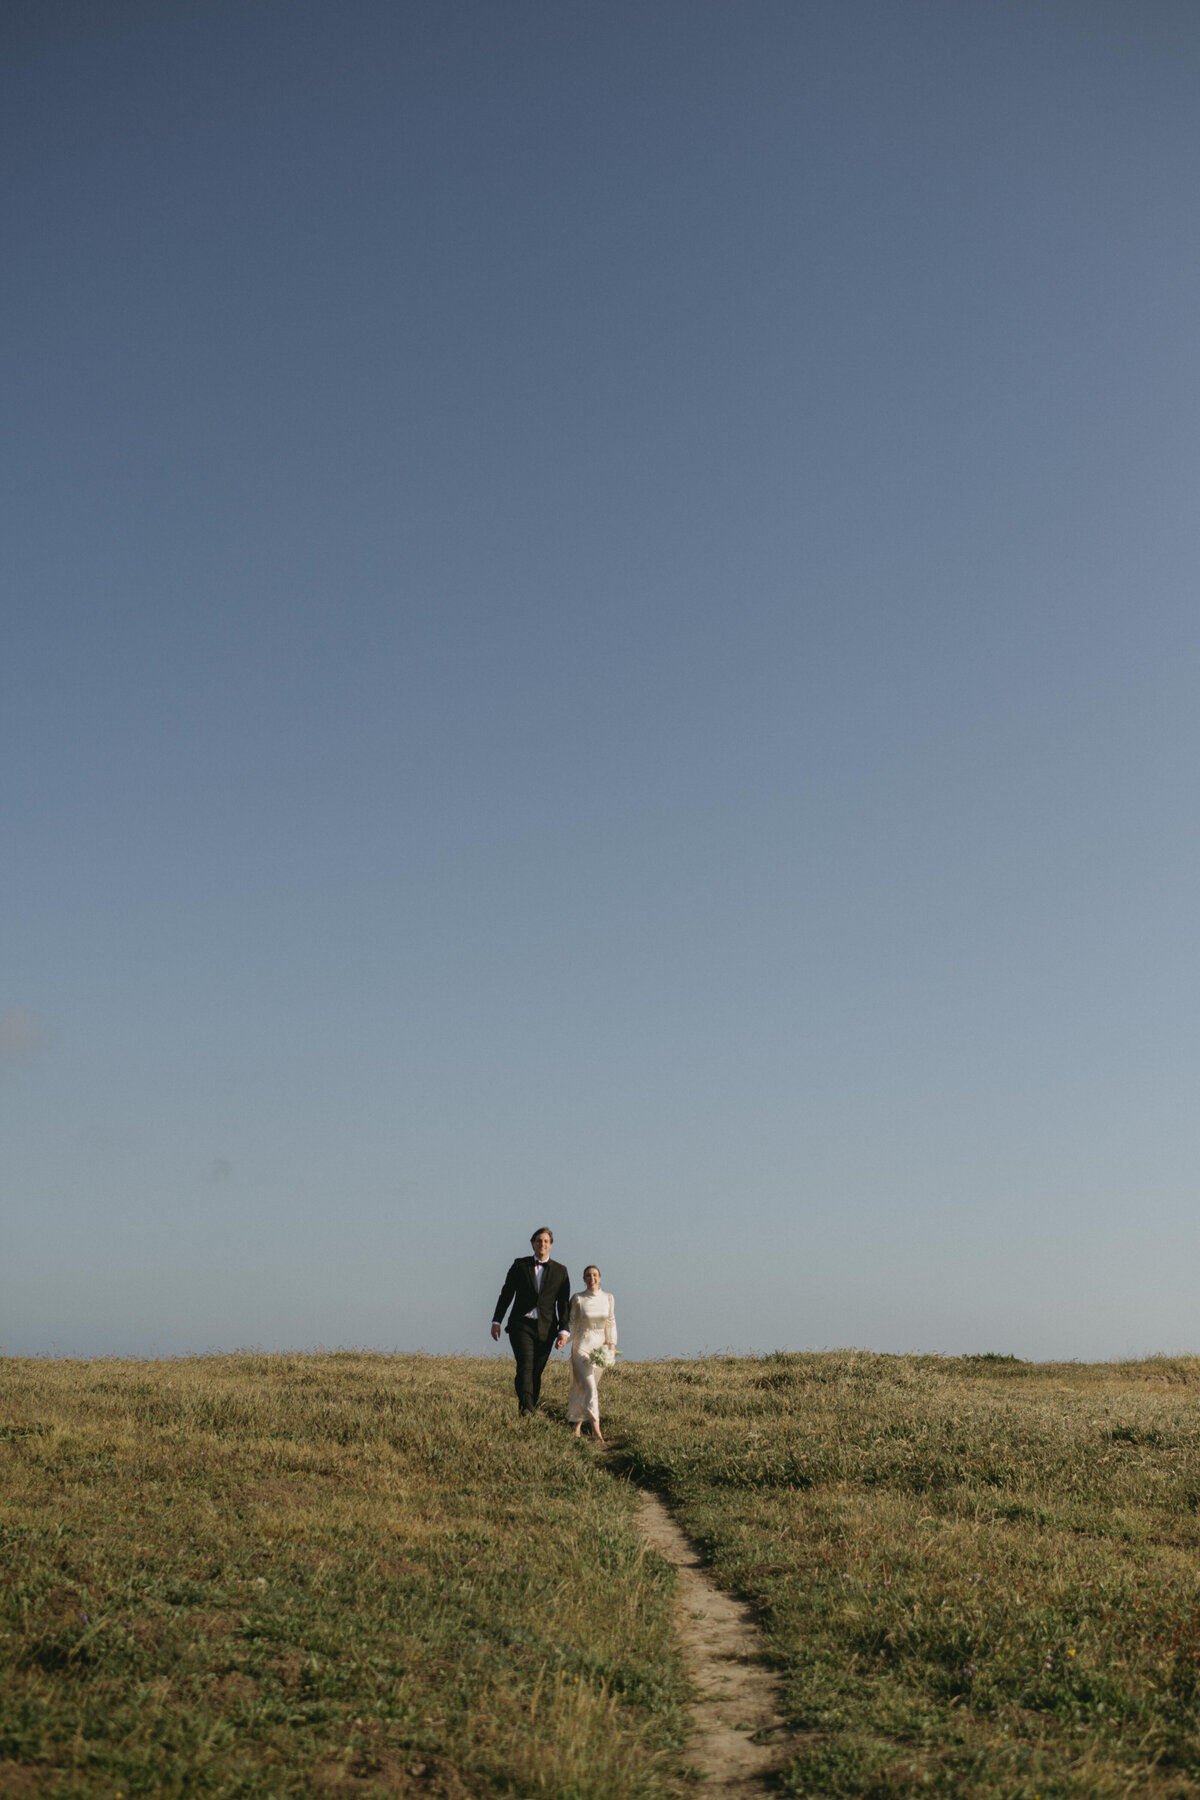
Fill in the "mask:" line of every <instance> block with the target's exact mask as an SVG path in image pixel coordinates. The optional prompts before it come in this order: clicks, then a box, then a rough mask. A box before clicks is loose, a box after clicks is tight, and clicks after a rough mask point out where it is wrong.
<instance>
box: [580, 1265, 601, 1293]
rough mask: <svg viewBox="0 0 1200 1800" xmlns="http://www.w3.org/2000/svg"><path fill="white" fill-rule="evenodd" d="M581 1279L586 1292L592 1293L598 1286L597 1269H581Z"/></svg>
mask: <svg viewBox="0 0 1200 1800" xmlns="http://www.w3.org/2000/svg"><path fill="white" fill-rule="evenodd" d="M583 1281H584V1286H585V1287H586V1288H587V1291H588V1293H589V1294H594V1293H595V1291H596V1289H597V1288H598V1287H599V1286H600V1271H599V1269H585V1270H584V1271H583Z"/></svg>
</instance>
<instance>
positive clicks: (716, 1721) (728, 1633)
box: [638, 1494, 785, 1800]
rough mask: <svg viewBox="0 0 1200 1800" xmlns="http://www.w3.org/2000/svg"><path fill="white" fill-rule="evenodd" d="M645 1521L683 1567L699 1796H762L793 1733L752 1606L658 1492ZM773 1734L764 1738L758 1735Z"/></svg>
mask: <svg viewBox="0 0 1200 1800" xmlns="http://www.w3.org/2000/svg"><path fill="white" fill-rule="evenodd" d="M638 1524H639V1525H640V1527H641V1530H642V1535H643V1536H644V1537H645V1539H646V1541H647V1543H649V1544H650V1546H651V1547H652V1548H653V1549H655V1550H657V1551H658V1554H659V1555H660V1556H662V1557H665V1558H666V1560H667V1562H669V1563H672V1564H673V1565H674V1568H675V1620H676V1627H677V1629H678V1632H679V1638H680V1642H681V1644H682V1647H683V1658H684V1663H685V1666H686V1668H687V1672H688V1676H689V1679H690V1680H691V1683H692V1685H693V1687H694V1688H695V1689H696V1694H697V1698H696V1700H695V1701H694V1702H693V1705H692V1718H693V1720H694V1728H693V1732H692V1736H691V1737H690V1738H689V1740H688V1746H687V1750H686V1752H685V1754H686V1757H687V1760H688V1762H689V1763H690V1764H691V1765H692V1767H693V1768H696V1769H698V1770H699V1771H700V1780H699V1781H698V1782H697V1784H696V1791H697V1794H699V1795H703V1796H706V1797H707V1796H716V1795H718V1794H719V1795H722V1796H723V1797H724V1800H761V1796H762V1795H763V1794H765V1793H766V1791H767V1790H766V1786H765V1784H764V1782H763V1780H762V1777H763V1775H764V1774H765V1773H766V1772H767V1770H769V1769H770V1768H771V1767H772V1765H773V1764H774V1763H775V1762H776V1761H777V1760H778V1757H779V1751H780V1743H781V1740H782V1737H783V1733H784V1731H785V1727H784V1723H783V1720H782V1719H781V1718H780V1716H779V1708H778V1689H777V1685H776V1681H775V1677H774V1675H773V1674H772V1673H771V1671H770V1670H769V1669H768V1668H766V1667H765V1666H764V1665H763V1663H762V1662H760V1661H759V1660H758V1659H759V1657H760V1656H761V1654H762V1649H763V1642H762V1635H761V1633H760V1632H759V1629H758V1626H757V1625H756V1624H755V1623H754V1618H753V1615H752V1614H751V1612H750V1608H749V1607H748V1606H745V1605H743V1603H742V1602H741V1601H740V1600H735V1599H734V1598H733V1596H732V1594H726V1593H724V1592H723V1591H722V1590H721V1589H720V1588H719V1587H718V1586H717V1584H716V1582H715V1581H714V1580H713V1579H712V1577H711V1575H709V1574H707V1573H706V1572H705V1570H704V1569H703V1568H702V1567H701V1563H700V1556H699V1553H698V1552H697V1550H696V1548H695V1546H694V1545H693V1544H692V1543H691V1542H690V1541H689V1539H688V1538H686V1537H685V1536H684V1534H683V1532H682V1531H681V1530H680V1529H679V1527H678V1525H677V1524H676V1523H675V1521H674V1519H673V1518H672V1517H671V1515H670V1513H669V1512H668V1511H667V1509H666V1507H665V1506H664V1505H663V1503H662V1501H661V1500H660V1499H659V1498H658V1497H657V1495H655V1494H643V1496H642V1504H641V1509H640V1512H639V1516H638ZM766 1733H769V1734H770V1738H769V1739H768V1741H766V1742H761V1743H756V1742H755V1741H754V1739H755V1736H756V1735H757V1734H766Z"/></svg>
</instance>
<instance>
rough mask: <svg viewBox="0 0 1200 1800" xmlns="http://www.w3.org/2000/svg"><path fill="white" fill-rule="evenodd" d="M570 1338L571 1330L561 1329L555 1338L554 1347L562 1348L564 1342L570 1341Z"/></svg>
mask: <svg viewBox="0 0 1200 1800" xmlns="http://www.w3.org/2000/svg"><path fill="white" fill-rule="evenodd" d="M570 1338H571V1334H570V1332H569V1331H560V1332H559V1334H558V1336H557V1337H556V1338H555V1340H554V1348H555V1349H556V1350H561V1349H562V1347H563V1345H564V1344H566V1343H569V1342H570Z"/></svg>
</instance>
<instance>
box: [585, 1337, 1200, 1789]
mask: <svg viewBox="0 0 1200 1800" xmlns="http://www.w3.org/2000/svg"><path fill="white" fill-rule="evenodd" d="M619 1392H620V1402H621V1403H620V1409H619V1412H620V1416H619V1418H618V1417H617V1409H616V1407H615V1406H613V1408H612V1410H613V1413H614V1418H613V1423H614V1426H619V1427H620V1428H621V1429H622V1432H623V1438H624V1451H623V1455H624V1461H625V1465H626V1467H627V1468H628V1469H629V1470H630V1471H631V1472H633V1473H634V1474H636V1475H637V1476H638V1477H639V1478H640V1479H642V1480H644V1481H646V1482H648V1483H651V1484H653V1485H654V1486H656V1487H658V1488H659V1489H661V1490H662V1491H664V1492H665V1493H666V1494H668V1495H669V1496H671V1497H672V1498H673V1499H674V1500H675V1502H676V1503H677V1506H678V1510H679V1515H680V1518H681V1521H682V1522H683V1523H684V1525H685V1526H686V1527H687V1529H688V1530H689V1531H690V1532H691V1533H692V1535H693V1536H694V1537H695V1538H696V1539H697V1540H698V1541H699V1542H700V1543H701V1544H702V1545H703V1546H704V1548H705V1550H706V1552H707V1554H708V1556H709V1558H710V1560H711V1562H712V1564H713V1567H714V1569H715V1572H716V1574H717V1575H718V1577H719V1578H720V1580H721V1581H722V1582H723V1583H725V1584H727V1585H728V1586H730V1587H733V1588H736V1589H738V1590H739V1591H741V1592H742V1593H744V1594H745V1595H746V1596H748V1597H749V1598H750V1599H751V1600H752V1601H753V1603H754V1604H755V1606H756V1607H757V1609H758V1612H759V1616H760V1618H761V1620H762V1623H763V1625H764V1628H765V1630H766V1632H767V1634H768V1641H769V1644H770V1646H771V1649H772V1652H773V1653H774V1655H775V1656H776V1658H777V1660H778V1663H779V1666H780V1668H781V1671H782V1673H783V1677H784V1692H785V1710H786V1712H787V1715H788V1716H789V1718H790V1720H791V1722H792V1723H793V1725H794V1726H795V1727H796V1728H797V1731H798V1733H799V1737H798V1740H797V1744H796V1746H795V1750H794V1754H793V1755H792V1756H791V1757H790V1759H789V1761H788V1763H787V1765H786V1767H785V1768H784V1769H783V1771H782V1773H781V1777H780V1786H781V1789H782V1791H783V1792H784V1793H785V1794H793V1795H826V1796H856V1797H860V1800H892V1797H896V1800H899V1797H900V1796H906V1797H907V1796H915V1795H917V1794H942V1795H952V1796H955V1797H956V1800H976V1797H978V1800H984V1797H985V1796H986V1797H987V1800H996V1797H998V1796H1004V1797H1008V1800H1034V1797H1035V1796H1040V1800H1058V1797H1066V1796H1073V1797H1076V1800H1082V1797H1083V1796H1085V1795H1086V1796H1089V1797H1100V1796H1104V1797H1108V1796H1113V1797H1114V1800H1115V1796H1117V1795H1122V1796H1128V1795H1138V1796H1154V1797H1155V1800H1168V1797H1172V1800H1182V1797H1183V1796H1197V1795H1200V1515H1198V1512H1197V1507H1198V1504H1200V1411H1198V1408H1197V1399H1198V1397H1200V1361H1197V1360H1193V1359H1190V1358H1189V1359H1184V1360H1167V1359H1155V1360H1152V1361H1149V1362H1144V1363H1137V1364H1126V1365H1113V1366H1097V1365H1091V1366H1089V1365H1078V1364H1068V1365H1063V1366H1033V1365H1028V1364H1022V1363H1017V1362H1014V1361H1011V1360H1004V1359H999V1358H987V1357H977V1358H964V1359H961V1360H949V1359H941V1358H928V1357H926V1358H923V1357H883V1356H874V1355H866V1354H849V1355H781V1356H776V1357H768V1358H765V1359H762V1360H750V1359H733V1358H728V1359H726V1358H715V1359H711V1360H707V1361H704V1362H700V1363H695V1362H691V1363H673V1364H659V1365H656V1366H654V1367H643V1368H638V1367H636V1366H631V1367H629V1368H628V1369H627V1370H625V1371H623V1372H622V1376H621V1378H620V1390H619ZM609 1396H610V1400H611V1401H613V1402H615V1401H616V1398H617V1386H616V1383H615V1382H614V1383H613V1384H612V1385H611V1386H610V1389H609Z"/></svg>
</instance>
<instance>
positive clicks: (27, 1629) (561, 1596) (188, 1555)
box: [0, 1355, 683, 1800]
mask: <svg viewBox="0 0 1200 1800" xmlns="http://www.w3.org/2000/svg"><path fill="white" fill-rule="evenodd" d="M633 1498H634V1496H633V1494H632V1491H631V1490H630V1489H629V1488H628V1486H626V1485H625V1484H622V1483H620V1482H615V1481H613V1480H612V1479H611V1478H610V1477H609V1476H608V1475H607V1474H605V1473H604V1471H603V1470H602V1469H601V1468H598V1467H597V1465H596V1462H595V1459H594V1457H593V1456H592V1454H591V1453H590V1452H589V1451H588V1450H587V1449H586V1448H585V1447H583V1446H581V1445H579V1444H575V1443H573V1442H572V1441H571V1440H570V1438H569V1435H568V1434H567V1433H566V1432H565V1430H563V1429H562V1428H556V1427H555V1426H553V1425H551V1424H549V1423H547V1422H541V1421H532V1422H525V1423H523V1424H522V1423H520V1422H518V1420H517V1416H516V1407H515V1403H514V1400H513V1394H512V1380H511V1373H510V1365H506V1364H505V1363H503V1362H500V1361H466V1360H451V1359H442V1360H433V1359H429V1358H422V1357H374V1356H365V1355H336V1356H305V1357H285V1356H279V1357H260V1356H231V1357H223V1358H217V1359H201V1358H196V1359H188V1360H186V1361H179V1362H165V1363H111V1362H94V1363H70V1362H28V1361H17V1360H4V1361H0V1634H2V1636H0V1662H2V1669H3V1672H2V1677H0V1679H2V1685H0V1795H4V1796H9V1795H12V1796H18V1795H64V1796H65V1795H87V1796H106V1797H109V1796H111V1797H113V1800H115V1797H116V1796H122V1797H123V1796H130V1795H155V1796H158V1795H184V1794H188V1795H192V1794H195V1795H207V1794H212V1795H218V1794H219V1795H230V1796H232V1795H238V1796H242V1795H247V1796H248V1795H284V1794H297V1795H301V1794H302V1795H324V1794H342V1793H345V1794H351V1793H353V1794H356V1795H363V1796H367V1795H373V1794H389V1795H396V1794H399V1795H406V1794H413V1795H417V1794H420V1795H423V1796H441V1797H442V1800H464V1797H465V1796H467V1795H490V1794H508V1793H512V1794H514V1795H521V1796H531V1797H533V1796H545V1797H547V1800H608V1797H609V1796H612V1795H616V1794H621V1795H628V1796H630V1797H631V1800H667V1797H668V1796H671V1795H675V1794H677V1793H678V1792H679V1785H678V1783H677V1782H676V1781H675V1779H674V1778H673V1776H672V1774H671V1770H672V1768H673V1766H674V1757H673V1754H672V1753H673V1752H674V1751H675V1750H676V1749H677V1747H678V1744H679V1741H680V1731H681V1727H682V1713H681V1710H680V1708H681V1701H682V1698H683V1695H682V1689H681V1682H680V1676H679V1670H678V1664H677V1660H676V1656H675V1650H674V1644H673V1640H672V1637H671V1627H670V1616H669V1614H670V1573H669V1571H668V1570H667V1569H666V1568H665V1567H664V1566H663V1565H662V1564H660V1563H658V1562H657V1560H656V1559H653V1558H651V1559H646V1558H644V1557H643V1555H642V1552H641V1548H640V1544H639V1541H638V1539H637V1536H636V1533H635V1531H634V1529H633V1526H632V1523H631V1514H632V1505H633Z"/></svg>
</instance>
